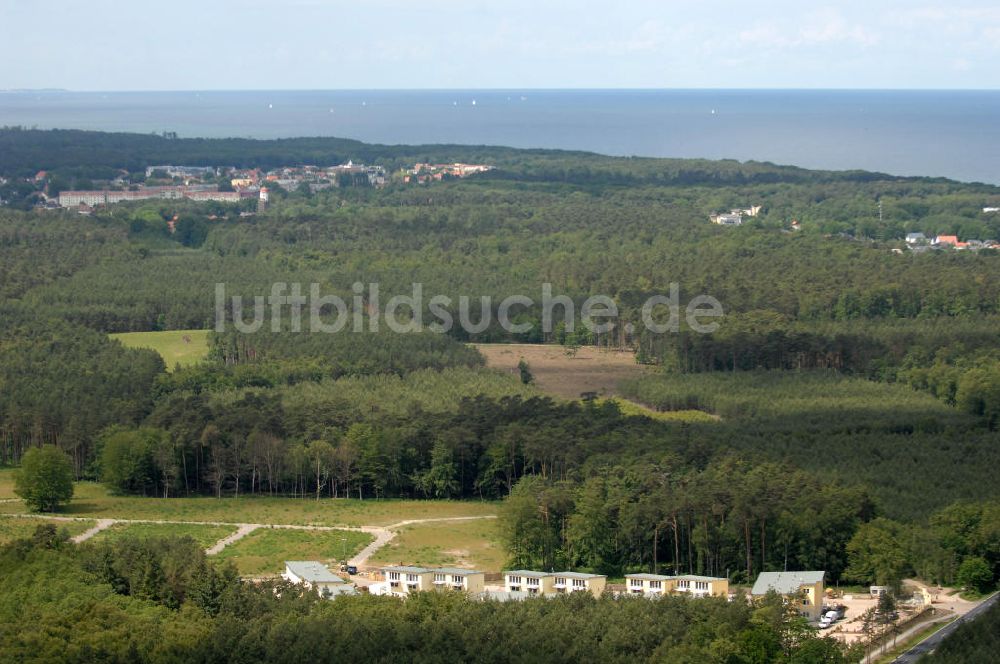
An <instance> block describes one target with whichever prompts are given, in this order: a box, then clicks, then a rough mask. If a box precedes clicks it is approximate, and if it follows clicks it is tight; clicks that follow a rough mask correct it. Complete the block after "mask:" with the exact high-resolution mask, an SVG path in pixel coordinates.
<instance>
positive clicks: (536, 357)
mask: <svg viewBox="0 0 1000 664" xmlns="http://www.w3.org/2000/svg"><path fill="white" fill-rule="evenodd" d="M474 345H475V347H476V348H477V349H479V352H480V353H482V354H483V357H485V358H486V362H487V364H488V365H489V366H490V367H492V368H495V369H500V370H502V371H509V372H511V373H514V374H517V373H518V370H517V364H518V362H520V361H521V358H524V360H525V362H527V363H528V367H529V368H530V370H531V373H532V375H533V376H534V377H535V384H536V385H537V386H538V388H539V389H541V390H543V391H545V392H548V393H549V394H552V395H554V396H557V397H561V398H564V399H579V398H580V395H581V394H582V393H584V392H596V393H597V394H598V396H609V395H614V394H617V388H618V381H620V380H622V379H625V378H635V377H636V376H638V375H640V374H641V373H642V372H643V371H645V367H643V366H642V365H640V364H636V362H635V354H633V353H630V352H628V351H615V350H600V349H597V348H594V347H592V346H584V347H581V348H580V349H579V350H578V351H577V352H576V353H575V354H573V355H570V354H568V353H567V352H566V349H565V348H564V347H562V346H550V345H540V344H474Z"/></svg>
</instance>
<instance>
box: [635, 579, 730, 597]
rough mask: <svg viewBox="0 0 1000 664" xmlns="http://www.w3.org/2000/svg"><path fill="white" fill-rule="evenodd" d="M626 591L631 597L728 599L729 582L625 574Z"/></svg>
mask: <svg viewBox="0 0 1000 664" xmlns="http://www.w3.org/2000/svg"><path fill="white" fill-rule="evenodd" d="M625 587H626V590H627V591H628V592H629V593H630V594H633V595H644V596H647V597H659V596H663V595H674V594H688V595H694V596H695V597H712V596H714V597H728V596H729V580H728V579H722V578H719V577H714V576H696V575H693V574H685V575H681V576H664V575H662V574H626V575H625Z"/></svg>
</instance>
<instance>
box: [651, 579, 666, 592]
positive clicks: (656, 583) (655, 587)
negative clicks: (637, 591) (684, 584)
mask: <svg viewBox="0 0 1000 664" xmlns="http://www.w3.org/2000/svg"><path fill="white" fill-rule="evenodd" d="M649 587H650V588H651V589H653V590H659V589H661V588H662V587H663V581H650V582H649Z"/></svg>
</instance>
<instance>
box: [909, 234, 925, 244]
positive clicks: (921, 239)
mask: <svg viewBox="0 0 1000 664" xmlns="http://www.w3.org/2000/svg"><path fill="white" fill-rule="evenodd" d="M925 242H927V236H925V235H924V234H923V233H907V234H906V244H911V245H912V244H924V243H925Z"/></svg>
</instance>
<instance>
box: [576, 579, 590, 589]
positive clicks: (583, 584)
mask: <svg viewBox="0 0 1000 664" xmlns="http://www.w3.org/2000/svg"><path fill="white" fill-rule="evenodd" d="M586 587H587V583H586V582H585V581H584V580H583V579H573V590H582V589H584V588H586Z"/></svg>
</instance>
